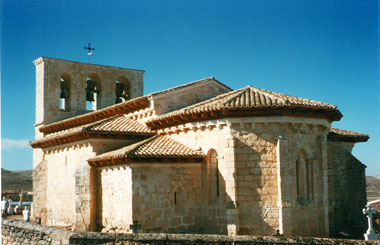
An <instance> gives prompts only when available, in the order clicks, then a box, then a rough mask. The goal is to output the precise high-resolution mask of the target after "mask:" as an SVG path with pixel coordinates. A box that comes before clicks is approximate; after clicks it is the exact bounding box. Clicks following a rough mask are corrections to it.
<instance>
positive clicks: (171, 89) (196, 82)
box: [150, 77, 232, 96]
mask: <svg viewBox="0 0 380 245" xmlns="http://www.w3.org/2000/svg"><path fill="white" fill-rule="evenodd" d="M208 81H214V82H216V83H218V84H220V85H222V86H223V87H225V88H227V89H228V90H232V89H231V88H230V87H228V86H227V85H225V84H223V83H221V82H219V81H218V80H216V79H215V77H207V78H204V79H200V80H197V81H193V82H189V83H186V84H182V85H179V86H176V87H173V88H169V89H165V90H161V91H158V92H154V93H151V94H150V95H151V96H154V95H159V94H164V93H168V92H171V91H175V90H179V89H183V88H186V87H190V86H193V85H196V84H197V85H198V84H202V83H206V82H208Z"/></svg>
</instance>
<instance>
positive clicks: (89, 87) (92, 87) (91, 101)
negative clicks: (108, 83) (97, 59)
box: [86, 74, 100, 111]
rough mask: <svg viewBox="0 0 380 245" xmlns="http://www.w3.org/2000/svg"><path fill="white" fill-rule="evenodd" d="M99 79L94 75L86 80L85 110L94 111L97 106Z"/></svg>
mask: <svg viewBox="0 0 380 245" xmlns="http://www.w3.org/2000/svg"><path fill="white" fill-rule="evenodd" d="M99 92H100V79H99V76H98V75H96V74H90V75H88V77H87V78H86V110H92V111H95V110H97V109H98V105H99Z"/></svg>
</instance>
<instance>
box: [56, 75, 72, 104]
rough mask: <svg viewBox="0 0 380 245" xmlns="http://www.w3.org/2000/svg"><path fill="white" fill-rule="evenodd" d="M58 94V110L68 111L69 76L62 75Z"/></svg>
mask: <svg viewBox="0 0 380 245" xmlns="http://www.w3.org/2000/svg"><path fill="white" fill-rule="evenodd" d="M59 80H60V81H59V82H60V92H59V109H60V110H61V111H70V86H71V77H70V75H69V74H67V73H65V74H62V75H61V77H60V79H59Z"/></svg>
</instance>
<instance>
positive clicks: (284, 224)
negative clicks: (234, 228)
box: [232, 117, 328, 237]
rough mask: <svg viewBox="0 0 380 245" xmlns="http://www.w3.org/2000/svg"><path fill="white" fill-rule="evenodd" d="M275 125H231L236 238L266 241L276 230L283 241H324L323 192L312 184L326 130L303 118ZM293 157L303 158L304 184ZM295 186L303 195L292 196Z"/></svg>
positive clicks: (319, 175) (273, 120)
mask: <svg viewBox="0 0 380 245" xmlns="http://www.w3.org/2000/svg"><path fill="white" fill-rule="evenodd" d="M277 120H278V119H276V118H266V119H264V120H263V119H262V121H261V122H260V121H259V120H257V119H251V120H250V119H249V118H246V119H242V120H241V121H240V122H234V121H232V134H233V136H234V138H235V139H236V181H237V197H236V200H237V205H238V213H239V234H263V235H270V234H273V233H275V231H276V230H277V229H279V230H280V232H281V233H283V234H285V235H287V236H298V235H301V234H302V235H308V236H320V237H323V236H327V235H328V234H326V230H325V228H324V227H326V226H327V224H326V223H325V209H326V208H327V207H328V205H327V202H325V200H324V195H325V192H326V191H325V189H324V186H323V184H321V183H322V181H318V180H320V179H322V178H323V175H324V172H323V166H324V164H326V161H325V160H324V159H323V151H322V150H321V146H320V145H319V144H320V142H319V141H318V138H319V136H321V135H322V136H325V135H327V130H326V129H327V127H326V126H328V125H326V122H323V121H322V120H312V119H303V118H286V117H284V118H283V120H282V122H278V121H277ZM279 137H282V140H281V142H279V139H278V138H279ZM299 152H304V155H305V160H304V161H305V165H307V166H308V167H309V170H306V169H304V175H303V177H302V178H304V180H302V178H300V176H302V174H301V173H300V175H299V176H298V175H297V170H296V161H297V157H298V154H299ZM306 176H307V177H306ZM300 181H303V182H304V189H305V193H304V194H303V193H298V191H297V188H298V187H297V185H298V184H299V183H298V182H300ZM306 190H307V191H306Z"/></svg>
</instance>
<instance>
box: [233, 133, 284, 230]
mask: <svg viewBox="0 0 380 245" xmlns="http://www.w3.org/2000/svg"><path fill="white" fill-rule="evenodd" d="M241 133H242V132H240V134H241ZM268 141H269V140H268ZM257 142H258V141H257V140H253V139H252V138H250V136H248V137H246V138H245V139H244V140H243V139H240V138H239V137H236V135H235V143H236V146H235V149H238V150H237V153H236V155H235V157H236V159H235V162H236V166H235V169H236V170H235V173H234V179H235V185H236V203H237V206H238V207H237V208H238V218H239V226H238V227H239V228H238V231H237V233H238V234H239V235H272V234H274V233H275V232H276V230H277V229H278V228H277V227H278V208H277V199H276V197H277V182H276V172H275V171H276V168H273V167H271V166H270V165H269V164H273V163H275V161H271V160H264V159H262V156H263V155H271V152H270V151H269V150H268V148H267V147H256V145H255V144H256V143H257ZM271 143H273V142H271ZM259 150H261V152H259ZM273 159H276V158H275V157H274V158H273ZM268 161H269V162H270V163H269V164H268V163H266V162H268ZM273 171H274V172H273ZM270 223H271V224H272V226H271V225H270ZM274 224H275V225H274ZM273 226H276V227H273Z"/></svg>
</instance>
